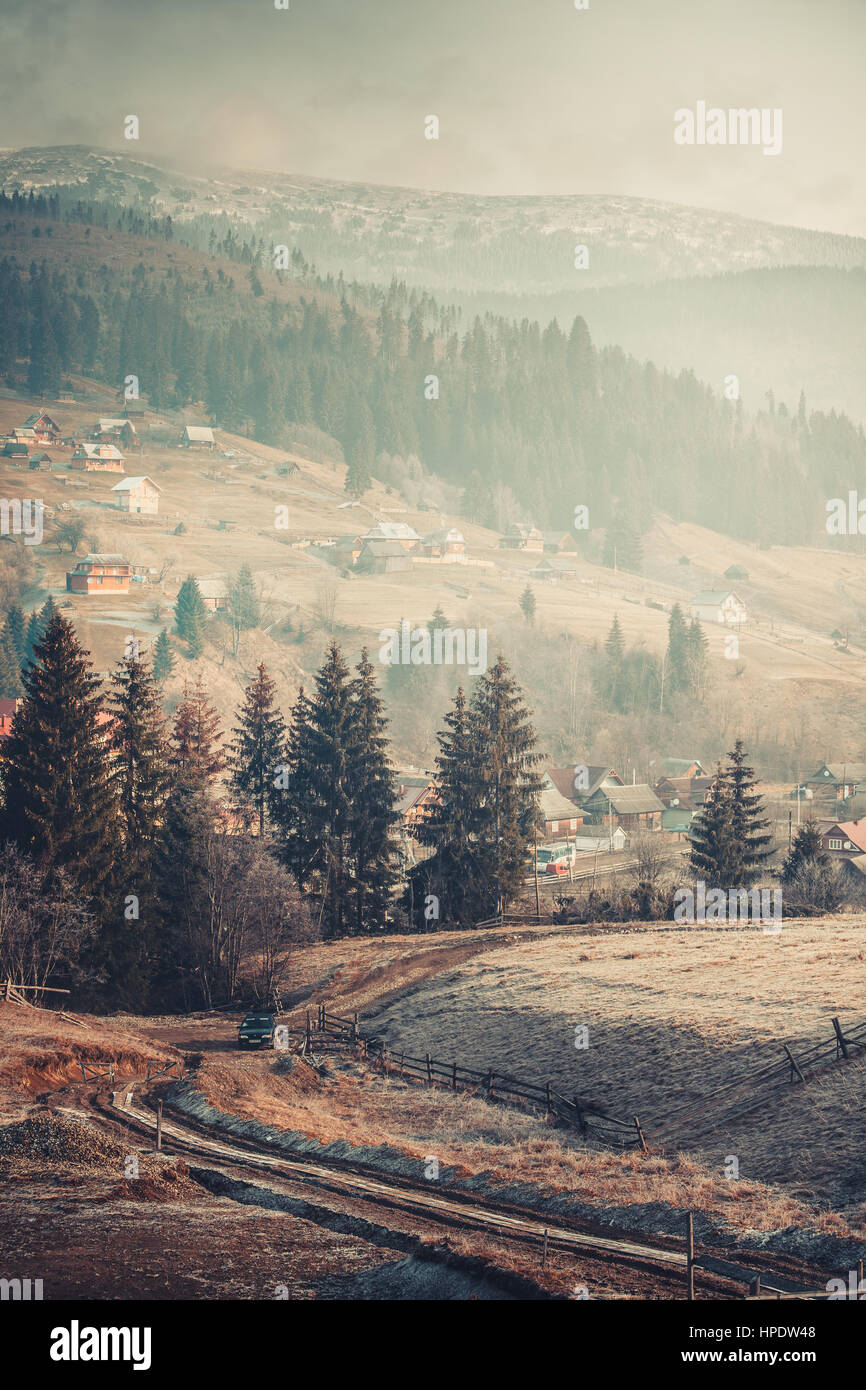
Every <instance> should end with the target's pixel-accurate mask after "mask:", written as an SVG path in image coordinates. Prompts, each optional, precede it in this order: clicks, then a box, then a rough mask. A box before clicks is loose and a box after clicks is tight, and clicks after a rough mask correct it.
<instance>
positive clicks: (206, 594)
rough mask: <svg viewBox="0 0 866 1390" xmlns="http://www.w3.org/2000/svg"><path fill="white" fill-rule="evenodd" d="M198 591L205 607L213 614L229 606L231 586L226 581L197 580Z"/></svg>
mask: <svg viewBox="0 0 866 1390" xmlns="http://www.w3.org/2000/svg"><path fill="white" fill-rule="evenodd" d="M196 584H197V585H198V591H199V593H200V594H201V596H202V598H203V600H204V606H205V608H207V609H208V610H209V611H210V612H211V613H216V612H217V611H218V610H219V609H222V608H228V606H229V586H228V584H227V583H226V581H225V580H224V579H197V580H196Z"/></svg>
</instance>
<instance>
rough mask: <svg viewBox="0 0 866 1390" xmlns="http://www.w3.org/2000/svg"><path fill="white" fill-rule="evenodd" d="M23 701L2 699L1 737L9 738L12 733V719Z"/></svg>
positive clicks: (0, 710) (0, 704)
mask: <svg viewBox="0 0 866 1390" xmlns="http://www.w3.org/2000/svg"><path fill="white" fill-rule="evenodd" d="M21 703H22V701H21V700H20V699H11V700H6V699H3V700H0V738H8V737H9V735H10V734H11V732H12V720H13V719H14V718H15V714H16V711H17V710H18V706H19V705H20V704H21Z"/></svg>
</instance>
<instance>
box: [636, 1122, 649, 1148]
mask: <svg viewBox="0 0 866 1390" xmlns="http://www.w3.org/2000/svg"><path fill="white" fill-rule="evenodd" d="M632 1118H633V1119H634V1127H635V1129H636V1130H637V1141H638V1143H639V1144H640V1146H641V1150H642V1151H643V1153H648V1152H649V1150H648V1149H647V1144H646V1139H644V1135H643V1130H642V1129H641V1127H640V1120H639V1119H638V1117H637V1115H634V1116H633V1117H632Z"/></svg>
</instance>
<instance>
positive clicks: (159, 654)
mask: <svg viewBox="0 0 866 1390" xmlns="http://www.w3.org/2000/svg"><path fill="white" fill-rule="evenodd" d="M173 670H174V652H173V651H172V649H171V643H170V642H169V640H168V633H167V632H166V630H165V628H163V629H162V631H161V632H160V634H159V636H158V637H157V639H156V642H155V643H154V648H153V678H154V680H155V681H156V682H157V683H158V684H159V685H162V684H163V683H164V682H165V681H167V680H168V678H169V676H170V675H171V673H172V671H173Z"/></svg>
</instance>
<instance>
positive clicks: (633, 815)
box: [583, 782, 665, 831]
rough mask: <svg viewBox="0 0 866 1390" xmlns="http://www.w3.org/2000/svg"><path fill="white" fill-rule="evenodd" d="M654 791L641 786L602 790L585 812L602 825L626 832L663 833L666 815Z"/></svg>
mask: <svg viewBox="0 0 866 1390" xmlns="http://www.w3.org/2000/svg"><path fill="white" fill-rule="evenodd" d="M664 809H665V808H664V806H663V805H662V803H661V801H660V800H659V798H658V797H657V796H656V794H655V792H654V791H653V789H652V787H650V786H648V785H647V784H646V783H645V782H644V783H642V782H638V783H636V784H634V785H632V786H630V787H617V786H607V787H603V786H602V787H599V788H598V790H597V791H596V792H594V793H593V794H592V796H590V797H588V798H587V799H586V801H584V802H583V810H584V812H585V813H586V815H587V817H590V818H591V819H592V820H593V821H595V822H596V824H598V825H621V826H622V828H623V830H627V831H634V830H661V825H662V812H663V811H664Z"/></svg>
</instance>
